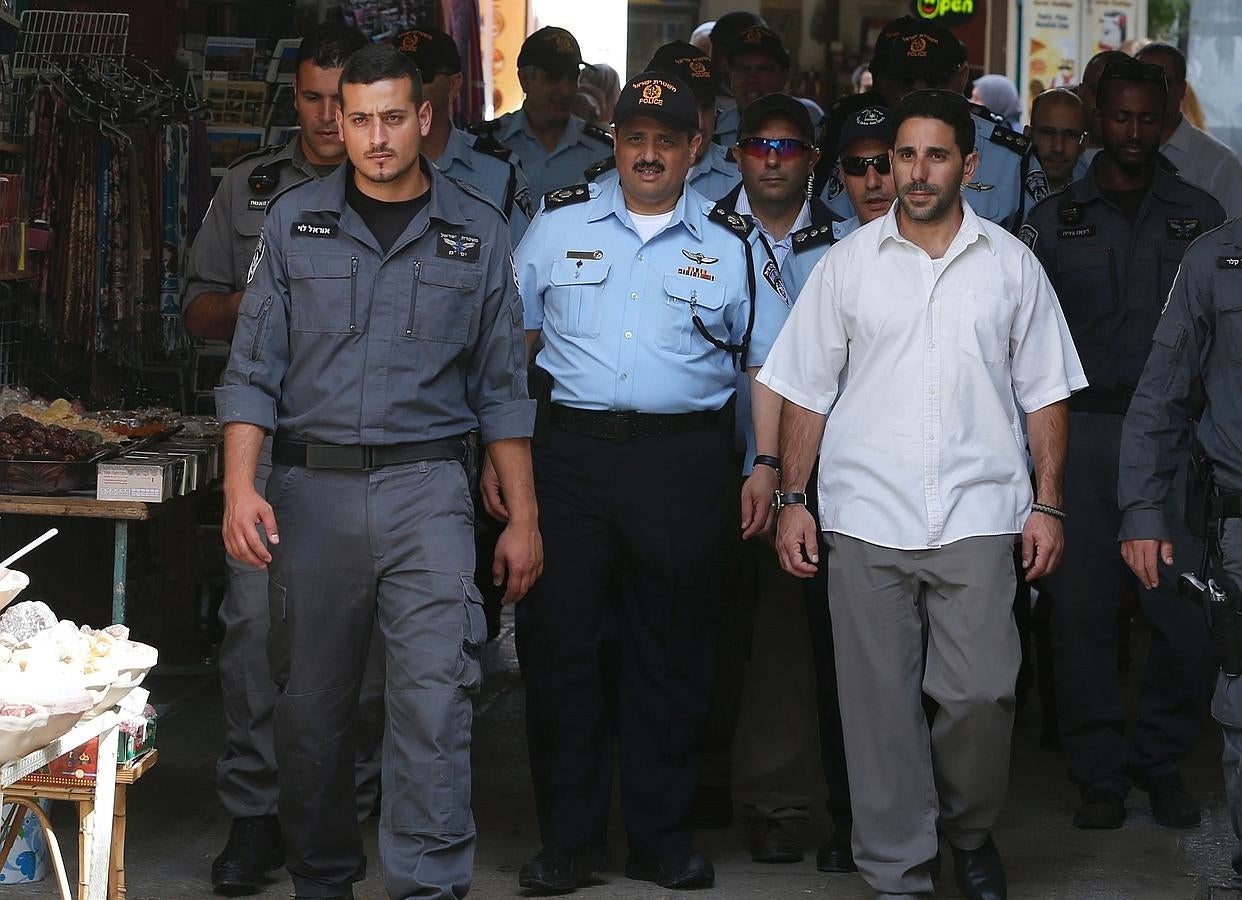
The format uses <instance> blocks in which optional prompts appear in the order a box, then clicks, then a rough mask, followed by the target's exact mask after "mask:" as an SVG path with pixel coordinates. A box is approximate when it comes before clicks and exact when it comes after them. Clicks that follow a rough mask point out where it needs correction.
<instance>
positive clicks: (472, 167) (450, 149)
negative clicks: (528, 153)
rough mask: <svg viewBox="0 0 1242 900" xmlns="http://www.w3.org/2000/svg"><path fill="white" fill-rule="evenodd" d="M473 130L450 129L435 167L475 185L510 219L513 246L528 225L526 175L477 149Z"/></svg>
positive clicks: (529, 206)
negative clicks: (471, 131)
mask: <svg viewBox="0 0 1242 900" xmlns="http://www.w3.org/2000/svg"><path fill="white" fill-rule="evenodd" d="M476 140H478V138H477V137H475V135H473V134H467V133H466V132H464V131H462V130H461V129H460V128H453V129H452V130H451V131H450V132H449V139H448V143H447V144H445V145H444V152H443V153H442V154H440V158H439V159H437V160H436V161H435V163H436V168H437V169H439V170H440V171H441V172H443V173H444V174H445V175H448V176H450V177H452V178H456V179H458V180H459V181H465V182H467V183H468V184H472V185H474V186H475V187H476V188H478V189H479V191H480V192H481V193H482V194H483V195H484V196H486V197H487V199H488V200H491V201H492V202H493V203H495V204H496V206H497V207H499V208H500V211H501V212H502V213H504V214H505V216H506V217H507V218H508V219H509V236H510V239H511V240H512V243H513V246H514V247H516V246H517V245H518V242H519V241H520V240H522V235H524V234H526V227H527V226H528V225H530V216H531V202H532V200H531V193H530V185H529V184H527V183H526V176H525V175H524V174H523V173H522V170H521V169H519V168H518V167H517V166H515V165H514V164H513V163H511V162H505V161H504V160H503V159H501V158H500V157H499V156H493V155H492V154H490V153H485V152H483V151H482V150H476V149H475V147H474V142H475V141H476Z"/></svg>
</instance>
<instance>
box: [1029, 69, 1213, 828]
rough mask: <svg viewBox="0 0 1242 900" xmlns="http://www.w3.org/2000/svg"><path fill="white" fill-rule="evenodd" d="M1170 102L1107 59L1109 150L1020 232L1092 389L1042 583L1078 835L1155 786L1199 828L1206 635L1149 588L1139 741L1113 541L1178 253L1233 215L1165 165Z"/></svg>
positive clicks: (1167, 582)
mask: <svg viewBox="0 0 1242 900" xmlns="http://www.w3.org/2000/svg"><path fill="white" fill-rule="evenodd" d="M1166 98H1167V89H1166V86H1165V81H1164V73H1163V72H1162V71H1161V70H1160V68H1159V67H1157V66H1152V65H1149V64H1146V63H1139V62H1136V61H1135V60H1133V59H1126V60H1122V61H1118V62H1113V63H1109V64H1108V65H1107V66H1105V68H1104V72H1103V74H1102V76H1101V78H1100V82H1099V89H1098V99H1097V102H1098V108H1097V111H1096V124H1097V126H1098V128H1099V131H1100V137H1101V140H1102V141H1103V145H1104V146H1103V150H1102V151H1101V152H1100V154H1099V155H1098V156H1097V157H1096V158H1095V160H1094V161H1093V162H1092V164H1091V168H1090V170H1089V171H1088V172H1087V175H1086V177H1085V178H1083V179H1081V180H1079V181H1075V182H1073V183H1072V184H1071V185H1070V186H1069V187H1068V188H1067V189H1066V190H1065V191H1063V192H1062V193H1060V194H1057V195H1056V196H1054V197H1050V198H1048V199H1047V200H1045V201H1044V202H1043V203H1041V204H1039V205H1038V206H1037V207H1036V208H1035V209H1034V210H1033V211H1032V212H1031V215H1030V218H1029V219H1028V221H1027V223H1026V224H1025V225H1024V226H1023V227H1022V229H1021V231H1020V232H1019V237H1021V238H1022V239H1023V240H1024V241H1025V242H1026V243H1027V244H1028V246H1030V247H1031V248H1032V249H1033V250H1034V251H1035V253H1036V255H1037V256H1038V257H1039V259H1040V262H1041V263H1043V266H1044V269H1045V270H1046V271H1047V272H1048V275H1049V278H1050V279H1051V281H1052V283H1053V287H1055V288H1056V291H1057V295H1058V297H1059V299H1060V301H1061V307H1062V309H1063V310H1064V311H1065V318H1066V321H1067V322H1068V323H1069V328H1070V331H1071V333H1072V334H1073V337H1074V342H1075V344H1076V345H1077V347H1078V352H1079V354H1080V355H1081V357H1082V361H1083V366H1084V368H1085V370H1086V373H1087V378H1088V381H1089V382H1090V385H1091V386H1090V387H1089V388H1088V389H1087V390H1084V391H1081V392H1080V393H1078V394H1076V395H1075V396H1074V397H1072V398H1071V399H1070V437H1069V455H1068V458H1067V464H1066V473H1065V514H1066V519H1065V532H1066V540H1065V545H1066V548H1067V551H1066V554H1065V561H1064V564H1063V565H1062V566H1061V568H1060V569H1059V570H1058V571H1057V572H1056V573H1055V574H1053V575H1052V576H1051V577H1048V578H1045V579H1044V586H1045V587H1046V589H1047V590H1048V592H1049V594H1050V595H1051V597H1052V604H1053V605H1052V619H1051V624H1052V643H1053V654H1054V655H1053V663H1054V667H1055V669H1056V683H1057V709H1058V715H1059V719H1060V732H1061V744H1062V747H1063V748H1064V751H1065V757H1066V761H1067V762H1068V765H1069V775H1070V778H1071V779H1072V780H1073V781H1074V782H1075V783H1077V784H1078V786H1079V789H1080V791H1081V793H1082V800H1083V802H1082V804H1081V805H1080V806H1079V807H1078V809H1077V810H1076V811H1075V813H1074V824H1075V825H1076V826H1078V827H1080V828H1118V827H1120V826H1121V824H1122V822H1123V821H1124V819H1125V815H1126V812H1125V803H1124V801H1125V796H1126V793H1127V792H1128V791H1129V789H1130V786H1131V783H1132V782H1134V783H1137V784H1138V785H1139V786H1140V787H1142V788H1144V789H1145V790H1147V791H1148V793H1149V795H1150V798H1151V805H1152V812H1153V814H1154V816H1155V818H1156V821H1157V822H1160V823H1161V824H1164V825H1168V826H1172V827H1188V826H1193V825H1197V824H1198V822H1199V807H1198V804H1197V802H1196V801H1195V799H1194V798H1193V797H1191V796H1190V795H1189V794H1188V793H1187V791H1186V789H1185V787H1184V786H1183V784H1182V781H1181V776H1180V775H1179V773H1178V770H1177V763H1178V759H1179V758H1180V757H1181V756H1182V755H1184V754H1185V753H1186V752H1187V751H1188V750H1190V748H1191V747H1192V746H1193V745H1194V741H1195V738H1196V737H1197V736H1198V733H1199V723H1200V720H1201V718H1202V715H1201V713H1202V707H1203V705H1204V704H1205V703H1206V700H1207V696H1208V694H1207V692H1208V691H1209V690H1210V687H1211V676H1212V672H1211V671H1210V668H1209V667H1208V666H1206V665H1205V661H1207V660H1208V659H1209V658H1210V654H1209V652H1208V647H1207V639H1208V635H1207V630H1206V629H1205V628H1204V625H1203V618H1202V615H1201V614H1200V613H1199V612H1198V611H1197V610H1195V609H1194V607H1193V606H1191V605H1190V604H1188V603H1186V601H1185V600H1182V599H1181V598H1179V597H1178V596H1177V592H1176V590H1175V587H1174V581H1173V579H1172V578H1170V577H1169V576H1168V573H1167V572H1164V573H1162V578H1161V579H1160V583H1158V584H1157V583H1148V584H1147V585H1145V587H1146V588H1147V589H1146V590H1143V591H1140V592H1139V594H1140V598H1141V601H1142V604H1143V610H1144V612H1145V613H1146V615H1147V618H1148V620H1149V621H1150V622H1151V625H1152V640H1151V647H1150V649H1149V650H1148V654H1147V671H1146V673H1145V677H1144V679H1143V687H1142V693H1141V695H1140V698H1139V711H1138V718H1137V721H1136V723H1135V727H1134V732H1133V737H1132V738H1131V739H1130V740H1129V741H1128V742H1127V740H1126V737H1125V707H1124V706H1123V703H1122V698H1121V690H1120V685H1119V682H1118V676H1117V604H1118V599H1119V597H1120V595H1121V594H1122V592H1123V590H1124V589H1125V587H1126V581H1125V579H1124V578H1123V575H1124V573H1125V570H1124V569H1123V568H1122V566H1121V563H1120V561H1119V560H1118V559H1117V554H1116V548H1115V546H1114V540H1115V535H1116V534H1117V530H1118V527H1119V525H1120V522H1119V514H1118V511H1117V504H1116V498H1115V496H1114V494H1113V491H1114V488H1113V485H1115V484H1116V483H1117V465H1118V453H1119V452H1120V448H1121V443H1120V442H1121V430H1122V429H1121V426H1122V417H1123V416H1124V415H1125V412H1126V408H1127V407H1128V406H1129V404H1130V398H1131V395H1132V394H1133V392H1134V388H1135V386H1136V385H1137V384H1138V381H1139V375H1140V374H1141V373H1142V370H1143V364H1144V362H1145V361H1146V359H1147V355H1148V351H1149V349H1150V347H1151V335H1152V332H1153V331H1154V330H1155V328H1156V323H1157V320H1158V319H1159V316H1160V309H1161V306H1162V305H1163V303H1164V299H1165V298H1166V297H1167V296H1168V292H1169V287H1170V285H1171V284H1172V281H1173V276H1174V273H1175V272H1176V271H1177V267H1178V264H1179V262H1180V261H1181V258H1182V254H1183V253H1185V251H1186V247H1187V246H1188V245H1189V244H1190V242H1191V241H1192V240H1193V239H1194V238H1196V237H1198V236H1199V235H1200V234H1203V233H1204V232H1206V231H1208V230H1210V229H1212V228H1215V227H1216V226H1217V225H1219V224H1220V223H1221V222H1222V221H1223V220H1224V211H1223V210H1222V209H1221V206H1220V204H1219V203H1217V202H1216V200H1214V199H1213V198H1212V197H1210V196H1209V195H1208V194H1206V193H1205V192H1203V191H1201V190H1199V189H1198V188H1196V187H1193V186H1191V185H1189V184H1187V183H1186V182H1184V181H1182V180H1181V179H1179V178H1177V177H1176V176H1173V175H1170V174H1169V173H1167V172H1165V171H1164V170H1163V169H1162V168H1161V167H1160V166H1159V165H1158V164H1157V160H1156V149H1157V147H1158V146H1159V140H1160V126H1161V116H1162V115H1163V113H1164V104H1165V101H1166ZM1178 502H1180V498H1174V499H1172V500H1171V503H1173V504H1176V503H1178ZM1174 519H1175V517H1173V516H1170V517H1169V520H1170V527H1171V529H1172V530H1171V539H1172V540H1173V541H1174V543H1176V544H1177V545H1178V547H1179V549H1178V553H1179V554H1180V555H1181V558H1183V559H1189V558H1190V557H1191V556H1192V555H1193V553H1194V550H1193V549H1192V548H1193V546H1194V543H1193V540H1192V539H1191V538H1190V536H1189V534H1187V533H1186V531H1185V530H1184V529H1183V528H1179V527H1176V526H1174V525H1173V524H1172V522H1173V521H1174Z"/></svg>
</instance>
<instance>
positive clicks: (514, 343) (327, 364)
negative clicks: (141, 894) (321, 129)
mask: <svg viewBox="0 0 1242 900" xmlns="http://www.w3.org/2000/svg"><path fill="white" fill-rule="evenodd" d="M431 116H432V112H431V105H430V103H428V102H426V101H424V100H423V98H422V86H421V79H420V77H419V75H418V70H417V69H416V68H415V66H414V64H413V63H412V62H410V60H408V59H407V58H406V57H405V56H404V55H403V54H402V53H400V52H399V51H397V50H396V49H394V48H393V47H391V46H389V45H374V46H370V47H367V48H364V49H362V50H359V51H358V52H356V53H355V54H353V55H352V56H351V57H350V58H349V59H348V60H347V61H346V63H345V66H344V68H343V70H342V72H341V107H340V110H339V111H338V113H337V124H338V127H339V128H340V130H341V133H342V136H343V139H344V142H345V146H346V149H347V151H348V154H349V161H350V165H349V166H341V167H340V168H338V169H337V170H336V172H334V173H333V174H332V175H330V176H328V177H327V178H325V179H324V180H322V181H320V182H309V181H308V182H305V183H303V184H301V185H297V186H295V187H293V188H290V189H289V190H288V191H287V192H286V193H285V194H283V195H282V196H281V197H279V198H278V199H277V200H275V201H273V202H272V203H271V204H270V207H269V209H268V216H267V220H266V222H265V223H264V227H263V235H262V239H261V241H260V242H259V245H258V248H257V249H256V251H255V254H254V257H253V259H252V261H251V266H250V268H251V277H250V279H249V283H248V284H247V288H246V292H245V295H244V296H243V298H242V304H241V310H240V314H239V317H238V326H237V335H236V339H235V340H234V342H233V349H232V353H231V356H230V359H229V366H228V369H227V371H226V372H225V375H224V379H223V382H222V384H221V387H220V388H218V389H217V394H216V400H217V403H216V407H217V414H218V416H219V418H220V421H221V422H223V423H225V429H224V440H225V455H226V459H227V462H228V465H227V467H226V472H225V476H226V481H225V518H224V540H225V546H226V548H227V549H228V551H229V553H230V554H231V555H233V556H234V557H235V558H237V559H239V560H241V561H242V562H245V563H248V564H250V565H253V566H260V567H262V566H267V567H268V576H269V585H268V587H269V606H270V610H271V619H272V621H271V629H272V631H271V637H270V640H269V647H268V649H269V655H270V659H271V663H272V668H273V675H274V676H275V678H276V681H277V683H278V684H279V685H280V695H279V697H278V699H277V702H276V757H277V761H278V763H279V777H280V802H279V808H280V817H281V825H282V826H283V829H284V835H285V842H286V846H287V850H288V868H289V871H290V873H291V875H292V876H293V885H294V889H295V892H296V894H297V896H298V897H299V898H312V897H313V898H321V900H323V898H348V897H352V896H353V895H352V892H351V883H352V882H353V881H355V880H357V879H358V878H360V877H361V871H362V867H363V865H364V862H365V861H364V858H363V855H362V839H361V835H360V833H359V829H358V825H357V822H356V821H355V818H354V801H353V780H352V778H351V771H350V770H351V768H352V759H353V755H354V744H355V741H354V739H353V725H354V723H355V721H356V719H357V715H358V704H357V697H358V684H359V680H360V678H361V676H362V669H363V663H364V660H365V659H366V657H367V652H368V645H369V644H370V640H371V632H372V626H373V623H374V622H375V621H376V619H378V622H379V627H380V630H381V631H382V633H383V637H384V644H385V651H386V653H385V656H386V667H387V671H386V690H387V712H388V716H387V723H388V724H387V739H386V742H385V748H384V786H385V790H384V795H383V801H382V811H381V816H380V848H381V853H382V865H383V875H384V884H385V887H386V889H387V891H388V895H389V896H390V897H394V898H412V897H438V898H445V900H447V898H453V897H462V896H465V894H466V892H467V890H468V889H469V885H470V879H471V864H472V859H473V847H474V823H473V818H472V816H471V812H470V726H471V708H470V697H469V696H468V695H469V693H471V692H473V691H474V690H476V689H477V688H478V685H479V681H480V667H479V659H478V652H479V647H480V645H481V644H482V642H483V640H484V637H485V623H484V617H483V609H482V602H481V598H480V596H479V592H478V590H477V588H476V586H475V584H474V578H473V574H472V573H473V572H474V533H473V518H474V512H473V508H472V504H471V500H470V489H469V486H468V483H467V479H466V473H465V470H464V467H463V464H462V463H463V456H464V436H465V435H466V433H467V432H469V431H471V430H472V429H475V428H478V429H479V430H480V434H481V438H482V440H483V442H484V443H485V444H487V446H488V452H489V455H490V457H491V459H492V461H493V462H494V464H495V468H496V470H497V472H498V477H499V479H500V483H501V484H502V486H503V488H504V491H505V496H506V498H507V500H508V501H509V510H510V517H509V524H508V526H507V527H506V530H505V533H504V534H503V535H502V536H501V538H500V540H499V542H498V544H497V549H496V561H495V564H494V567H493V573H494V575H495V578H496V580H497V581H500V580H501V579H502V578H504V577H506V576H507V579H508V583H507V589H506V595H505V599H506V601H508V602H513V601H514V600H517V599H518V598H520V597H521V596H522V595H523V594H524V593H525V591H526V589H527V588H528V587H529V585H530V583H531V581H532V579H533V578H534V577H536V576H537V575H538V572H539V569H540V565H541V557H542V552H541V549H540V543H539V534H538V530H537V526H536V511H535V501H534V495H533V491H532V489H531V485H532V477H531V471H530V456H529V441H528V438H529V436H530V434H531V429H532V426H533V420H534V404H533V403H532V402H531V401H530V400H528V399H527V398H526V377H525V369H524V365H523V360H522V331H521V301H520V300H519V299H518V295H517V290H516V287H515V285H514V282H513V272H512V265H511V257H510V253H509V226H508V223H506V222H505V220H504V217H503V216H502V215H501V213H500V211H499V210H497V209H496V207H494V206H493V205H492V204H491V203H490V202H488V201H487V200H486V199H484V198H483V196H482V194H481V193H479V192H477V191H476V190H474V189H473V188H471V187H469V186H466V185H463V184H462V183H461V182H458V181H454V180H452V179H450V178H447V177H446V176H444V175H443V174H441V173H440V172H439V170H438V169H436V168H435V166H433V165H432V164H431V163H429V162H428V161H427V160H426V159H425V158H424V157H422V156H421V155H420V153H419V150H420V141H421V138H422V136H423V135H424V134H425V133H426V132H427V131H428V130H429V127H430V120H431ZM272 432H274V433H275V440H274V442H273V449H272V457H273V463H274V466H273V470H272V477H271V479H270V481H269V483H268V487H267V498H268V499H267V500H265V499H264V498H263V497H262V496H260V495H259V494H258V493H257V492H256V491H255V490H254V484H253V480H254V479H253V476H254V470H255V466H256V464H257V462H258V453H259V446H260V444H261V443H262V441H263V437H264V435H265V434H267V433H272ZM278 526H279V528H278Z"/></svg>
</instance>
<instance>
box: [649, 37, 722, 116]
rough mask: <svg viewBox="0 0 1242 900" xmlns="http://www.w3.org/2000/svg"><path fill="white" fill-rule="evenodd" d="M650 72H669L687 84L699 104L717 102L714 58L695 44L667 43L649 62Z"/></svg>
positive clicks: (713, 103) (705, 104)
mask: <svg viewBox="0 0 1242 900" xmlns="http://www.w3.org/2000/svg"><path fill="white" fill-rule="evenodd" d="M647 71H649V72H668V73H669V74H670V75H676V76H677V77H678V78H680V79H681V80H682V81H684V82H685V83H686V84H688V85H690V90H691V92H692V93H693V94H694V96H695V99H696V100H698V103H699V106H714V105H715V104H716V78H715V75H714V73H713V72H712V58H711V57H710V56H708V55H707V54H706V53H704V52H703V51H702V50H700V49H699V48H698V47H696V46H694V44H687V43H686V42H685V41H673V42H672V43H669V44H665V45H664V46H663V47H661V48H660V49H659V50H657V51H656V52H655V56H653V57H651V62H649V63H647Z"/></svg>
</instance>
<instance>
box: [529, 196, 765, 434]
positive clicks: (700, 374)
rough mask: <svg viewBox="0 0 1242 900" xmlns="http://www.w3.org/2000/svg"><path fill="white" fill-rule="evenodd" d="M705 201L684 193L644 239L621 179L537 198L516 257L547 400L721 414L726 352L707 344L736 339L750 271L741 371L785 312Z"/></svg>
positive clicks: (744, 225)
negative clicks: (538, 343) (699, 326)
mask: <svg viewBox="0 0 1242 900" xmlns="http://www.w3.org/2000/svg"><path fill="white" fill-rule="evenodd" d="M712 209H713V204H712V203H711V202H709V201H708V200H707V199H706V198H704V197H703V196H702V195H701V194H699V193H698V192H697V191H695V190H694V189H693V188H686V190H685V191H684V192H683V193H682V196H681V198H680V199H679V200H678V201H677V206H676V208H675V209H674V210H673V215H672V218H671V219H670V220H669V222H668V224H667V225H665V226H664V228H663V229H661V230H660V231H659V232H658V233H657V234H655V235H653V236H652V238H651V239H650V240H649V241H647V242H646V243H644V242H643V241H642V239H641V238H640V237H639V236H638V232H637V230H635V228H634V224H633V220H632V219H631V217H630V213H629V211H628V210H627V209H626V206H625V199H624V196H623V194H622V191H621V186H620V182H619V181H615V180H614V181H612V182H611V183H609V184H606V185H602V186H601V185H597V184H591V185H576V186H573V187H570V188H567V189H565V190H562V191H558V192H556V193H555V194H553V195H550V197H548V198H546V199H545V205H544V207H543V208H542V209H541V210H540V212H539V213H538V214H537V215H536V216H535V220H534V221H533V222H532V223H531V226H530V229H529V230H528V231H527V232H526V237H525V238H524V239H523V240H522V243H521V245H520V246H519V247H518V249H517V252H516V253H515V255H514V264H515V268H516V270H517V281H518V290H519V292H520V293H521V296H522V302H523V307H524V317H525V324H526V329H527V330H528V331H541V332H542V338H543V344H544V346H543V349H542V350H541V351H540V353H539V356H538V363H539V365H540V366H542V367H543V369H545V370H546V371H547V372H548V373H549V374H550V375H551V376H552V379H553V383H554V386H553V389H552V400H553V402H555V403H563V404H566V405H568V406H573V407H577V408H581V409H596V410H637V411H639V412H648V413H686V412H696V411H702V410H715V409H720V408H721V407H723V406H724V405H725V403H726V402H728V400H729V398H730V397H732V396H733V393H734V383H735V379H736V376H737V369H736V367H735V363H734V357H733V355H732V354H731V353H728V352H726V351H724V350H722V349H720V348H718V347H715V346H713V345H712V344H710V343H709V342H708V341H707V340H706V339H705V338H704V337H703V336H702V334H700V333H699V332H698V331H697V330H696V328H695V326H694V324H693V322H692V319H691V316H692V314H693V312H697V314H698V316H699V318H700V319H702V321H703V324H704V326H706V328H707V330H708V332H709V333H710V334H711V335H712V336H713V337H715V338H716V339H717V340H719V341H723V342H727V343H731V344H738V343H740V342H741V341H742V338H743V336H744V335H745V333H746V327H747V321H748V319H749V316H750V304H751V298H750V294H749V291H748V288H747V274H746V273H747V264H746V259H747V256H748V255H749V256H750V258H751V260H752V262H753V264H754V271H755V287H756V295H755V299H754V303H755V323H754V328H753V331H752V332H751V338H750V350H749V352H748V354H747V365H748V366H759V365H762V363H763V361H764V360H765V359H766V358H767V355H768V351H769V350H770V349H771V347H772V343H773V341H775V339H776V335H777V334H778V333H779V331H780V328H781V325H782V324H784V321H785V317H786V316H787V315H788V312H789V300H788V294H786V293H785V289H784V286H783V284H782V283H781V281H780V277H779V275H778V274H777V273H776V272H775V271H774V267H773V271H771V272H767V271H765V264H766V263H768V262H769V260H768V258H767V253H766V251H764V249H763V247H762V245H761V244H759V242H758V238H757V237H756V232H755V230H754V229H753V226H751V224H750V222H749V220H745V219H743V218H741V217H740V216H738V215H736V214H735V213H728V214H727V215H728V216H730V217H731V219H732V221H733V223H734V224H735V225H736V226H738V227H740V228H741V229H742V230H743V231H749V234H747V236H746V239H745V240H743V239H742V238H741V237H740V236H739V234H738V232H737V231H736V230H734V228H732V227H730V226H729V225H726V224H722V223H720V222H717V221H714V220H712V219H710V218H709V217H708V214H709V213H710V212H711V211H712Z"/></svg>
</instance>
